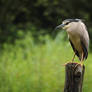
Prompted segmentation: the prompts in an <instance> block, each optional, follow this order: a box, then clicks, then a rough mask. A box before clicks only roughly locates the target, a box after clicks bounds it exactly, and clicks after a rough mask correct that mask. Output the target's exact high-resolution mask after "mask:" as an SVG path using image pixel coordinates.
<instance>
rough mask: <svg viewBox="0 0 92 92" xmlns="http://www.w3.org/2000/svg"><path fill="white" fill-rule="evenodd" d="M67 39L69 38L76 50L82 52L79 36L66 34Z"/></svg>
mask: <svg viewBox="0 0 92 92" xmlns="http://www.w3.org/2000/svg"><path fill="white" fill-rule="evenodd" d="M68 36H69V39H70V40H71V42H72V43H73V45H74V48H75V49H76V50H77V51H78V52H80V53H81V52H82V47H81V41H80V37H79V35H77V34H75V33H74V34H68Z"/></svg>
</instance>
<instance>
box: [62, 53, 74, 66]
mask: <svg viewBox="0 0 92 92" xmlns="http://www.w3.org/2000/svg"><path fill="white" fill-rule="evenodd" d="M75 55H76V54H75V53H74V56H73V58H72V61H71V62H67V63H65V64H64V65H63V66H65V65H67V64H68V63H73V61H74V58H75Z"/></svg>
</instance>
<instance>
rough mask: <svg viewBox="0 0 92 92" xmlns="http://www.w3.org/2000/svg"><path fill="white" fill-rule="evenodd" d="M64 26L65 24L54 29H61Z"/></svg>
mask: <svg viewBox="0 0 92 92" xmlns="http://www.w3.org/2000/svg"><path fill="white" fill-rule="evenodd" d="M64 26H65V24H60V25H59V26H57V27H56V28H55V30H57V29H61V28H63V27H64Z"/></svg>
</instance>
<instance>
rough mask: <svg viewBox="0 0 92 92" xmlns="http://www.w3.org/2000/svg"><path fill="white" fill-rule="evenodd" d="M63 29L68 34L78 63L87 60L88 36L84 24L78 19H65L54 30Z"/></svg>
mask: <svg viewBox="0 0 92 92" xmlns="http://www.w3.org/2000/svg"><path fill="white" fill-rule="evenodd" d="M60 28H63V29H65V30H66V32H67V33H68V37H69V41H70V43H71V46H72V48H73V50H74V52H75V54H74V56H73V58H72V61H74V58H75V55H77V56H78V57H79V60H80V61H83V60H85V59H87V57H88V47H89V35H88V32H87V28H86V26H85V24H84V23H83V22H82V20H80V19H66V20H64V21H63V22H62V24H60V25H59V26H57V27H56V29H60Z"/></svg>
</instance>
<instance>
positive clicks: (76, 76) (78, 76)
mask: <svg viewBox="0 0 92 92" xmlns="http://www.w3.org/2000/svg"><path fill="white" fill-rule="evenodd" d="M65 72H66V75H65V86H64V92H82V85H83V77H84V72H85V66H84V65H83V66H81V65H80V64H78V63H68V64H66V66H65Z"/></svg>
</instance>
